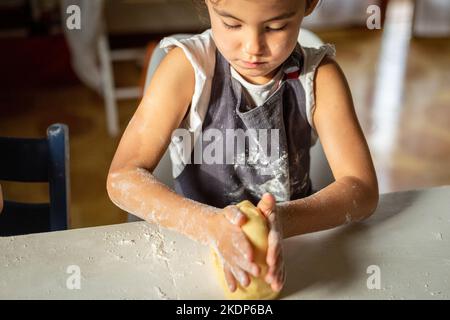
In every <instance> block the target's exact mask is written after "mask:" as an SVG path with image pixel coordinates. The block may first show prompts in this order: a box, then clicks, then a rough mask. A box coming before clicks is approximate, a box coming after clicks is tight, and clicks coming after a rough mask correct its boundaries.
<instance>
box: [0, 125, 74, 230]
mask: <svg viewBox="0 0 450 320" xmlns="http://www.w3.org/2000/svg"><path fill="white" fill-rule="evenodd" d="M0 180H5V181H16V182H48V184H49V198H50V203H44V204H32V203H18V202H13V201H8V200H5V201H4V208H3V212H2V213H0V236H11V235H20V234H28V233H37V232H46V231H57V230H65V229H67V228H68V225H69V217H70V214H69V203H70V177H69V129H68V127H67V126H66V125H64V124H53V125H51V126H50V127H48V129H47V137H46V138H38V139H30V138H11V137H0Z"/></svg>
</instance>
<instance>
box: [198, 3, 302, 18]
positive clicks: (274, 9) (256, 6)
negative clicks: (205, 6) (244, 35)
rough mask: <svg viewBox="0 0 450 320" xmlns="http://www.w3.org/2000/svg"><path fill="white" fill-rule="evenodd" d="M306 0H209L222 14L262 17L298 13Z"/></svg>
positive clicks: (217, 11) (216, 10)
mask: <svg viewBox="0 0 450 320" xmlns="http://www.w3.org/2000/svg"><path fill="white" fill-rule="evenodd" d="M305 1H306V0H207V2H208V3H210V5H211V7H212V9H214V11H215V12H216V13H218V14H219V15H222V16H227V15H230V14H233V15H234V14H240V15H241V16H242V15H243V16H247V17H248V16H255V15H257V16H259V17H260V18H263V16H264V17H266V16H268V15H269V16H272V15H273V13H276V14H287V13H292V12H293V13H297V12H298V11H299V10H300V9H301V8H304V6H305Z"/></svg>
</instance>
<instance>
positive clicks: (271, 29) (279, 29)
mask: <svg viewBox="0 0 450 320" xmlns="http://www.w3.org/2000/svg"><path fill="white" fill-rule="evenodd" d="M284 28H286V25H284V26H282V27H280V28H270V27H267V28H266V30H267V31H281V30H283V29H284Z"/></svg>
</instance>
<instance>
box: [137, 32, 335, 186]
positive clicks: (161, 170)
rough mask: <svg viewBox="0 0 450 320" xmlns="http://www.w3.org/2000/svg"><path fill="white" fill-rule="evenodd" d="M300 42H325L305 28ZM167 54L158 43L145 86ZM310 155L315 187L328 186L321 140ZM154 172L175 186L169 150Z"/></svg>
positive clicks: (330, 176)
mask: <svg viewBox="0 0 450 320" xmlns="http://www.w3.org/2000/svg"><path fill="white" fill-rule="evenodd" d="M191 36H192V34H175V35H173V36H172V37H175V38H176V39H178V40H179V39H184V38H188V37H191ZM298 42H299V43H300V44H301V45H302V46H303V47H313V48H317V47H320V46H321V45H322V44H323V42H322V40H321V39H320V38H319V37H318V36H317V35H316V34H315V33H313V32H312V31H309V30H307V29H303V28H301V29H300V32H299V36H298ZM165 55H166V52H165V51H164V50H163V49H161V48H160V46H159V45H157V46H156V47H155V49H154V51H153V53H152V56H151V58H150V62H149V66H148V68H147V75H146V80H145V86H144V88H147V87H148V86H149V84H150V80H151V78H152V76H153V74H154V72H155V71H156V68H157V67H158V65H159V63H160V62H161V61H162V59H163V58H164V57H165ZM310 155H311V169H310V177H311V181H312V184H313V188H314V189H315V190H319V189H322V188H323V187H325V186H327V185H328V184H330V183H331V182H332V181H333V180H334V179H333V174H332V172H331V169H330V167H329V164H328V161H327V159H326V157H325V153H324V151H323V148H322V145H321V144H320V141H319V140H317V142H316V144H315V145H314V146H313V147H312V148H311V149H310ZM153 174H154V175H155V177H156V178H158V179H159V180H160V181H161V182H163V183H165V184H166V185H168V186H169V187H170V188H174V187H173V186H174V183H173V177H172V163H171V160H170V153H169V150H166V152H165V153H164V155H163V157H162V158H161V160H160V162H159V164H158V166H157V167H156V168H155V170H154V171H153Z"/></svg>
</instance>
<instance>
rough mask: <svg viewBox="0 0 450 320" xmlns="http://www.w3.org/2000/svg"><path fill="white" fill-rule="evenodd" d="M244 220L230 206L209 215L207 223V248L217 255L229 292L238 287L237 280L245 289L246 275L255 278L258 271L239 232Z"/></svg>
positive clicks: (242, 233) (248, 280) (250, 247)
mask: <svg viewBox="0 0 450 320" xmlns="http://www.w3.org/2000/svg"><path fill="white" fill-rule="evenodd" d="M246 219H247V218H246V217H245V215H244V214H243V213H242V212H241V210H239V208H238V207H237V206H235V205H230V206H227V207H225V208H224V209H222V210H221V211H219V213H218V214H216V215H214V216H211V218H210V220H209V222H210V223H209V224H208V225H209V226H208V232H209V238H210V245H211V246H212V247H213V248H214V250H215V251H216V254H217V255H218V258H219V260H220V262H221V264H222V267H223V269H224V272H225V279H226V281H227V284H228V287H229V288H230V291H231V292H234V291H235V290H236V288H237V282H236V280H237V281H239V283H240V284H241V285H242V286H244V287H247V286H248V285H249V284H250V277H249V276H248V273H250V274H252V275H253V276H255V277H257V276H258V275H259V272H260V270H259V267H258V265H257V264H256V263H255V262H254V260H253V259H254V255H253V248H252V246H251V244H250V242H249V241H248V239H247V237H246V236H245V233H244V231H243V230H242V229H241V226H242V225H243V224H244V223H245V222H246Z"/></svg>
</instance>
